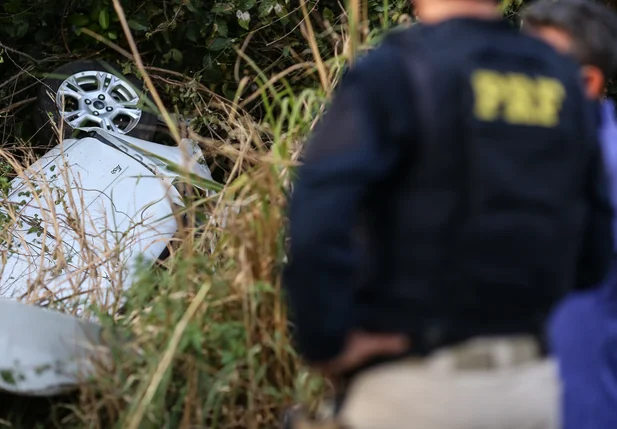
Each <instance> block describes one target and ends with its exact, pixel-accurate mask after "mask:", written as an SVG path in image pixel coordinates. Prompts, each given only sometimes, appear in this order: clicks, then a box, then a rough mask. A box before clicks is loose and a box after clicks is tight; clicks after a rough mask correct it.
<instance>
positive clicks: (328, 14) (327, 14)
mask: <svg viewBox="0 0 617 429" xmlns="http://www.w3.org/2000/svg"><path fill="white" fill-rule="evenodd" d="M323 17H324V19H325V20H326V21H328V22H330V23H332V22H334V12H332V11H331V10H330V9H328V8H327V7H326V8H324V10H323Z"/></svg>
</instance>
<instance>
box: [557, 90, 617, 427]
mask: <svg viewBox="0 0 617 429" xmlns="http://www.w3.org/2000/svg"><path fill="white" fill-rule="evenodd" d="M601 112H602V123H601V127H600V143H601V145H602V150H603V155H604V162H605V167H606V170H607V171H606V173H607V175H608V178H609V191H610V197H611V202H612V204H613V207H617V120H616V119H615V111H614V105H613V103H612V102H608V101H607V102H603V103H602V105H601ZM616 231H617V219H615V221H614V222H613V237H614V238H615V242H616V243H617V234H616ZM548 334H549V341H550V347H551V349H552V352H553V354H554V355H555V356H556V357H557V359H558V361H559V367H560V376H561V380H562V382H563V388H564V396H563V402H562V405H563V429H613V428H617V266H616V267H615V268H614V269H613V271H612V272H611V273H610V274H609V276H608V277H607V278H606V279H605V281H604V282H603V283H602V284H600V285H599V287H597V288H595V289H592V290H587V291H582V292H574V293H572V294H570V295H569V296H568V297H567V298H566V299H565V300H563V301H562V302H561V303H560V304H559V305H558V306H557V308H556V310H555V312H554V313H553V315H552V318H551V320H550V321H549V332H548Z"/></svg>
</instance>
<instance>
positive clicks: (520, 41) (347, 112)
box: [283, 19, 612, 361]
mask: <svg viewBox="0 0 617 429" xmlns="http://www.w3.org/2000/svg"><path fill="white" fill-rule="evenodd" d="M409 59H412V60H413V61H415V63H411V62H410V61H409ZM411 64H416V65H417V64H421V65H422V67H420V69H421V71H420V72H419V74H417V75H416V78H415V80H412V79H411V77H410V76H411V70H412V69H414V68H413V67H412V66H411ZM416 71H418V70H416ZM418 76H423V77H422V81H421V82H418V79H417V78H418ZM578 76H579V75H578V70H577V66H576V65H575V64H574V63H573V62H572V61H571V60H569V59H567V58H565V57H562V56H561V55H558V54H557V53H556V52H554V51H553V50H552V49H551V48H549V47H548V46H547V45H545V44H543V43H542V42H540V41H538V40H536V39H533V38H530V37H527V36H524V35H521V34H520V33H519V32H517V31H516V30H515V29H513V28H511V27H510V26H509V25H507V24H505V23H502V22H493V21H482V20H473V19H453V20H450V21H447V22H444V23H441V24H438V25H434V26H426V25H417V26H414V28H412V29H411V30H407V31H405V32H402V33H397V34H393V35H392V36H391V37H389V38H388V39H387V40H386V41H385V42H384V43H383V44H382V45H381V46H380V47H379V48H377V49H376V50H375V51H373V52H371V53H370V54H369V55H368V56H366V57H365V58H364V59H363V60H362V61H360V62H359V63H358V64H357V65H356V66H355V67H354V68H352V69H351V70H350V71H349V73H348V74H347V76H346V77H345V79H344V80H343V81H342V82H341V85H340V87H339V88H337V94H336V96H335V97H334V100H333V102H332V104H331V105H330V106H329V109H328V111H327V113H326V114H325V116H324V117H323V118H322V120H321V121H320V123H319V124H318V125H317V127H316V129H315V131H314V133H313V135H312V138H311V139H310V141H309V142H308V143H307V149H306V152H305V153H304V155H303V161H304V164H303V165H302V167H300V168H299V170H298V177H297V180H296V181H295V183H294V187H293V192H292V196H291V201H290V207H289V218H290V230H289V233H290V239H291V241H290V243H291V246H290V251H289V263H288V265H287V267H286V269H285V272H284V277H283V283H284V287H285V289H286V291H287V293H288V296H289V302H290V307H291V313H292V319H293V321H294V322H295V328H294V329H295V336H296V339H297V342H298V346H299V349H300V351H301V353H302V354H303V355H304V356H305V357H306V358H307V359H310V360H314V361H323V360H327V359H330V358H332V357H334V356H335V355H337V354H338V353H339V352H340V351H341V350H342V348H343V346H344V341H345V337H346V336H347V334H348V333H349V332H350V331H351V330H353V329H364V330H370V331H376V332H402V333H405V334H408V335H409V336H410V337H411V341H412V343H413V350H412V351H411V352H412V353H417V354H425V353H428V352H430V351H431V350H433V349H434V348H436V347H439V346H444V345H447V344H452V343H455V342H458V341H462V340H465V339H467V338H469V337H472V336H476V335H492V334H508V333H527V332H531V333H536V334H539V333H540V332H541V331H542V329H543V328H544V323H545V320H546V317H547V315H548V312H549V310H550V308H551V307H552V305H553V304H554V303H555V302H556V300H558V299H559V298H560V297H562V296H563V295H564V294H565V293H566V292H567V291H568V290H570V289H572V288H574V287H576V286H577V285H586V284H593V283H594V282H597V281H599V279H600V278H601V277H602V276H603V275H604V273H605V271H606V268H607V264H608V259H609V258H610V255H609V253H610V246H611V244H610V237H609V234H608V228H610V218H611V215H612V210H611V208H610V205H608V204H607V202H606V201H605V198H606V195H605V194H604V192H605V191H606V189H605V186H604V185H605V184H604V182H603V180H604V178H603V170H602V166H601V161H600V156H599V147H598V144H597V138H596V129H595V127H596V123H595V121H594V119H593V115H592V114H591V110H590V109H588V106H587V105H586V103H585V100H584V96H583V93H582V89H581V83H580V81H579V77H578ZM547 103H548V104H547ZM551 106H552V107H551ZM555 106H557V107H555ZM551 109H553V110H551ZM607 237H608V238H607Z"/></svg>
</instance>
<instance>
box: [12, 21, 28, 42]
mask: <svg viewBox="0 0 617 429" xmlns="http://www.w3.org/2000/svg"><path fill="white" fill-rule="evenodd" d="M29 28H30V24H28V22H27V21H21V22H20V23H19V24H18V25H17V31H16V34H15V37H17V38H18V39H21V38H22V37H24V36H25V35H26V34H28V29H29Z"/></svg>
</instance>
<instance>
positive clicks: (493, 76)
mask: <svg viewBox="0 0 617 429" xmlns="http://www.w3.org/2000/svg"><path fill="white" fill-rule="evenodd" d="M471 84H472V86H473V90H474V93H475V96H476V105H475V114H476V116H477V117H478V119H481V120H483V121H494V120H496V119H497V117H498V115H499V107H500V106H501V100H502V99H503V97H504V94H502V93H501V91H502V90H503V88H504V87H505V85H504V82H503V77H502V76H501V75H500V74H499V73H495V72H492V71H490V70H478V71H476V72H474V74H473V75H472V76H471Z"/></svg>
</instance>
